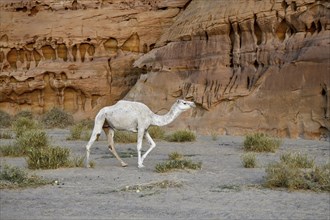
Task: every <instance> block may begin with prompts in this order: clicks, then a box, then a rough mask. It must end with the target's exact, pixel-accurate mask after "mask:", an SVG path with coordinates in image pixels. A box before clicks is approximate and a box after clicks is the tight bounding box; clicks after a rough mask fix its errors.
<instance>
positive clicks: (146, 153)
mask: <svg viewBox="0 0 330 220" xmlns="http://www.w3.org/2000/svg"><path fill="white" fill-rule="evenodd" d="M144 136H145V138H146V139H147V141H148V143H149V146H150V147H149V149H148V150H147V152H145V153H144V154H143V156H142V163H143V161H144V159H146V157H147V156H148V154H149V153H150V151H152V149H154V148H155V147H156V144H155V142H154V140H152V138H151V136H150V134H149V132H148V131H147V132H146V133H145V135H144Z"/></svg>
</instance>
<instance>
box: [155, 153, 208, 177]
mask: <svg viewBox="0 0 330 220" xmlns="http://www.w3.org/2000/svg"><path fill="white" fill-rule="evenodd" d="M201 168H202V163H201V162H197V163H195V162H193V161H192V160H188V159H185V158H184V157H183V155H181V154H179V153H177V152H173V153H171V154H169V160H167V161H165V162H162V163H158V164H157V165H156V167H155V170H156V172H157V173H165V172H169V171H172V170H176V169H182V170H184V169H192V170H197V169H201Z"/></svg>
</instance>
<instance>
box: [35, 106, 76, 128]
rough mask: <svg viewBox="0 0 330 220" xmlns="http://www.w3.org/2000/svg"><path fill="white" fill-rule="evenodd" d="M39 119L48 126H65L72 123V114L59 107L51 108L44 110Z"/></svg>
mask: <svg viewBox="0 0 330 220" xmlns="http://www.w3.org/2000/svg"><path fill="white" fill-rule="evenodd" d="M41 121H42V123H43V124H44V125H45V126H46V127H48V128H54V127H57V128H65V127H68V126H70V125H72V124H73V123H74V121H73V116H72V115H70V114H69V113H67V112H65V111H63V110H61V109H59V108H52V109H51V110H50V111H48V112H46V113H45V114H44V115H43V116H42V119H41Z"/></svg>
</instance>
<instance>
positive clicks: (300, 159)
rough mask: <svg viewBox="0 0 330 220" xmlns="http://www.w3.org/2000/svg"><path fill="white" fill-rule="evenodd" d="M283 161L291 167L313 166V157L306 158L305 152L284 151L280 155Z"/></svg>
mask: <svg viewBox="0 0 330 220" xmlns="http://www.w3.org/2000/svg"><path fill="white" fill-rule="evenodd" d="M280 160H281V161H282V162H283V163H286V164H289V165H290V166H291V167H297V168H312V167H314V165H315V163H314V159H310V158H308V156H307V154H304V155H302V154H301V153H285V154H282V155H281V156H280Z"/></svg>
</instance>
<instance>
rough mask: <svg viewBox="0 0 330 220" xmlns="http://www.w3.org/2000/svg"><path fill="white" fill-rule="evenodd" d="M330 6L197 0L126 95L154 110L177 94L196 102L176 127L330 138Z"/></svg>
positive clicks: (143, 63)
mask: <svg viewBox="0 0 330 220" xmlns="http://www.w3.org/2000/svg"><path fill="white" fill-rule="evenodd" d="M329 7H330V4H329V2H327V1H303V0H302V1H289V0H287V1H270V0H269V1H245V0H236V1H225V0H223V1H212V0H209V1H203V0H193V1H192V2H191V3H190V4H189V5H188V7H187V8H186V10H185V11H183V12H182V13H180V14H179V15H178V17H177V18H176V21H175V22H174V24H173V25H172V26H171V27H170V28H169V29H168V30H166V31H165V32H164V34H163V35H162V37H161V38H160V40H159V41H158V42H157V44H156V47H155V49H153V50H151V51H150V52H148V53H147V54H145V55H144V56H142V57H141V58H140V59H139V60H137V61H136V62H135V66H137V67H140V68H145V69H148V75H146V76H142V77H141V79H140V80H139V81H138V83H137V84H136V85H135V87H134V88H133V89H132V90H131V91H130V93H129V94H128V96H127V98H128V99H134V100H142V101H143V102H146V103H147V104H148V105H150V106H151V107H153V108H154V109H162V108H163V107H164V106H168V105H169V104H168V103H171V101H172V100H173V99H174V98H176V97H185V98H187V99H193V100H195V101H196V102H197V103H198V104H199V108H198V109H197V110H196V111H194V112H193V113H192V117H193V120H191V119H187V120H178V121H177V122H176V124H174V125H175V126H176V127H177V126H182V127H186V126H188V127H190V128H192V129H196V130H198V131H202V132H216V131H217V132H220V133H224V134H245V133H246V132H251V131H258V130H259V131H265V132H271V133H274V134H276V135H279V136H288V137H291V138H297V137H304V138H319V137H320V136H322V137H324V135H328V137H329V130H330V123H329V120H330V101H329V99H330V98H329V94H330V72H329V70H330V62H329V59H330V24H329V21H330V10H329ZM187 116H188V115H187ZM187 118H188V117H187Z"/></svg>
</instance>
